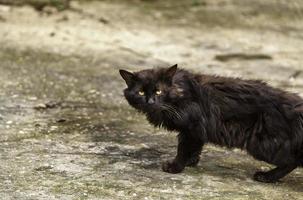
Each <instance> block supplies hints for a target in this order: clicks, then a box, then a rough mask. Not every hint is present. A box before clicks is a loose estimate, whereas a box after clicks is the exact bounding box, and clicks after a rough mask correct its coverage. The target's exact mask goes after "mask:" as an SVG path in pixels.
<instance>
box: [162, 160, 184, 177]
mask: <svg viewBox="0 0 303 200" xmlns="http://www.w3.org/2000/svg"><path fill="white" fill-rule="evenodd" d="M183 169H184V165H181V164H179V163H178V162H176V161H175V160H168V161H165V162H163V163H162V170H163V171H164V172H168V173H172V174H177V173H180V172H182V171H183Z"/></svg>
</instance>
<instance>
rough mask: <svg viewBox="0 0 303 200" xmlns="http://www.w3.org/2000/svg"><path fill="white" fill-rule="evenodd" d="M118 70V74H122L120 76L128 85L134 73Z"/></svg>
mask: <svg viewBox="0 0 303 200" xmlns="http://www.w3.org/2000/svg"><path fill="white" fill-rule="evenodd" d="M119 72H120V75H121V76H122V78H123V79H124V80H125V82H126V84H127V86H130V85H131V83H132V82H133V80H134V76H135V75H134V74H133V73H131V72H129V71H126V70H123V69H120V70H119Z"/></svg>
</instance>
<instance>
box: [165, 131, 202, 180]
mask: <svg viewBox="0 0 303 200" xmlns="http://www.w3.org/2000/svg"><path fill="white" fill-rule="evenodd" d="M202 146H203V142H202V141H200V140H199V139H195V138H193V137H192V136H190V135H189V134H187V133H180V134H179V136H178V150H177V155H176V157H175V158H174V159H172V160H168V161H165V162H164V163H163V164H162V170H163V171H165V172H168V173H174V174H175V173H180V172H182V171H183V169H184V168H185V166H195V165H197V164H198V162H199V158H200V153H201V150H202Z"/></svg>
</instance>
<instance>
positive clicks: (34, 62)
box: [0, 0, 303, 200]
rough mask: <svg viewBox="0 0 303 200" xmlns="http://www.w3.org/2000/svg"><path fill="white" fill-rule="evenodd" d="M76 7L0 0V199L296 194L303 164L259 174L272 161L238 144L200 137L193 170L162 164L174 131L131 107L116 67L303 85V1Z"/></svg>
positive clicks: (302, 190)
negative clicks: (268, 180)
mask: <svg viewBox="0 0 303 200" xmlns="http://www.w3.org/2000/svg"><path fill="white" fill-rule="evenodd" d="M71 7H72V8H73V9H72V10H66V11H64V12H59V13H58V12H55V11H54V12H49V10H47V11H45V10H44V11H42V12H37V11H35V10H34V9H33V8H32V7H28V6H24V7H10V6H5V5H2V6H1V5H0V199H47V200H49V199H220V200H221V199H268V200H269V199H277V200H279V199H280V200H284V199H303V195H302V194H303V170H302V169H296V170H295V171H294V172H292V173H291V174H290V175H288V176H287V177H285V178H284V179H282V180H281V182H279V183H276V184H263V183H258V182H255V181H253V180H252V179H251V177H252V175H253V173H254V172H255V171H256V170H260V169H262V170H267V169H269V168H271V167H272V166H270V165H267V164H265V163H263V162H259V161H255V160H254V159H252V158H251V157H250V156H248V155H247V154H246V153H245V152H242V151H240V150H237V149H235V150H227V149H224V148H220V147H216V146H211V145H207V146H206V148H205V149H204V150H203V153H202V155H201V161H200V163H199V165H198V166H197V167H196V168H187V169H186V170H185V171H184V172H183V173H181V174H174V175H172V174H167V173H163V172H162V171H161V170H160V165H161V161H163V160H165V159H167V158H170V157H172V156H174V154H175V150H176V138H175V136H176V134H175V133H167V132H165V131H163V130H161V129H155V128H153V127H152V126H150V125H149V124H148V123H147V122H146V121H145V119H144V116H142V115H140V114H138V113H136V112H135V111H134V110H133V109H132V108H130V107H129V106H128V105H127V103H126V101H125V100H124V99H123V97H122V90H123V88H124V87H125V85H124V82H123V80H121V78H120V77H119V74H118V69H119V68H125V69H129V70H137V69H143V68H148V67H154V66H167V65H169V64H175V63H178V64H179V65H180V66H182V67H184V68H186V69H189V70H193V71H197V72H204V73H212V74H219V75H224V76H240V77H242V78H258V79H263V80H265V81H267V82H268V83H269V84H271V85H274V86H277V87H281V88H284V89H286V90H289V91H293V92H298V93H300V94H303V67H302V66H303V65H302V64H303V59H302V55H303V40H302V38H303V31H302V28H303V24H302V15H303V14H302V12H301V11H302V8H303V5H302V3H300V1H295V0H293V1H291V2H288V3H286V1H273V0H268V1H260V0H254V1H248V0H245V1H232V0H221V1H210V0H208V1H99V2H89V3H85V2H83V1H81V2H71ZM282 11H283V13H284V15H281V12H282ZM235 54H237V55H238V56H235ZM218 55H219V56H222V55H223V56H225V58H226V57H227V58H228V59H227V60H226V59H225V60H224V61H222V60H221V61H220V60H218V59H216V56H218ZM247 55H249V56H247ZM254 55H266V57H267V58H268V59H259V58H258V56H254Z"/></svg>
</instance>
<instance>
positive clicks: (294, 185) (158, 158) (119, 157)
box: [91, 132, 303, 192]
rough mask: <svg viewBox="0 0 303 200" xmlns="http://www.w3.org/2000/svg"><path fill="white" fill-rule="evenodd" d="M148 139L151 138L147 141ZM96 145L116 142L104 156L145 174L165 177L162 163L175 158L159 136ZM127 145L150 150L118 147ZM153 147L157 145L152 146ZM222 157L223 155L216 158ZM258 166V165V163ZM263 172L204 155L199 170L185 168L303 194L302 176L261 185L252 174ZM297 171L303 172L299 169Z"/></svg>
mask: <svg viewBox="0 0 303 200" xmlns="http://www.w3.org/2000/svg"><path fill="white" fill-rule="evenodd" d="M146 137H148V138H146ZM91 139H92V140H93V141H94V142H106V141H108V142H114V143H113V146H111V147H108V152H107V153H105V155H104V156H108V157H110V160H111V163H115V162H128V163H132V165H134V166H135V167H136V168H139V169H143V170H151V171H154V172H157V173H165V172H162V170H161V164H162V162H163V161H165V160H167V159H170V158H173V157H174V155H175V149H176V144H173V145H169V146H168V145H167V141H165V139H164V138H162V136H159V135H158V136H156V135H148V136H147V135H142V137H141V136H138V135H128V134H126V135H121V134H119V133H118V132H117V133H114V134H113V133H112V134H110V135H107V134H106V135H102V134H97V135H95V136H94V137H93V138H91ZM128 141H132V142H135V143H138V144H140V143H145V144H149V145H148V147H142V148H136V149H123V148H120V147H119V145H115V143H116V144H122V145H124V144H127V143H128ZM151 143H153V144H156V145H150V144H151ZM217 156H220V155H217ZM256 162H257V161H256ZM259 170H260V169H259V168H258V167H257V166H255V165H252V164H251V162H248V161H245V160H244V161H243V162H242V163H241V164H238V165H237V166H233V165H232V164H228V163H224V164H223V163H221V162H220V161H219V160H218V159H217V157H216V155H211V156H210V155H205V154H204V155H203V153H202V154H201V160H200V162H199V164H198V166H196V167H186V169H185V170H184V172H182V173H184V174H186V175H192V176H203V175H208V176H212V177H215V179H217V180H224V183H226V182H229V181H239V182H243V184H248V185H249V184H254V185H255V184H260V185H274V186H275V187H284V188H286V190H292V191H295V192H302V191H303V189H302V188H303V182H302V178H303V177H302V176H300V177H299V176H298V174H294V173H291V174H289V175H288V176H286V177H285V178H283V179H281V181H280V182H278V183H275V184H272V183H259V182H256V181H253V180H252V177H253V174H254V173H255V172H256V171H259ZM297 170H302V168H301V169H297Z"/></svg>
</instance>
